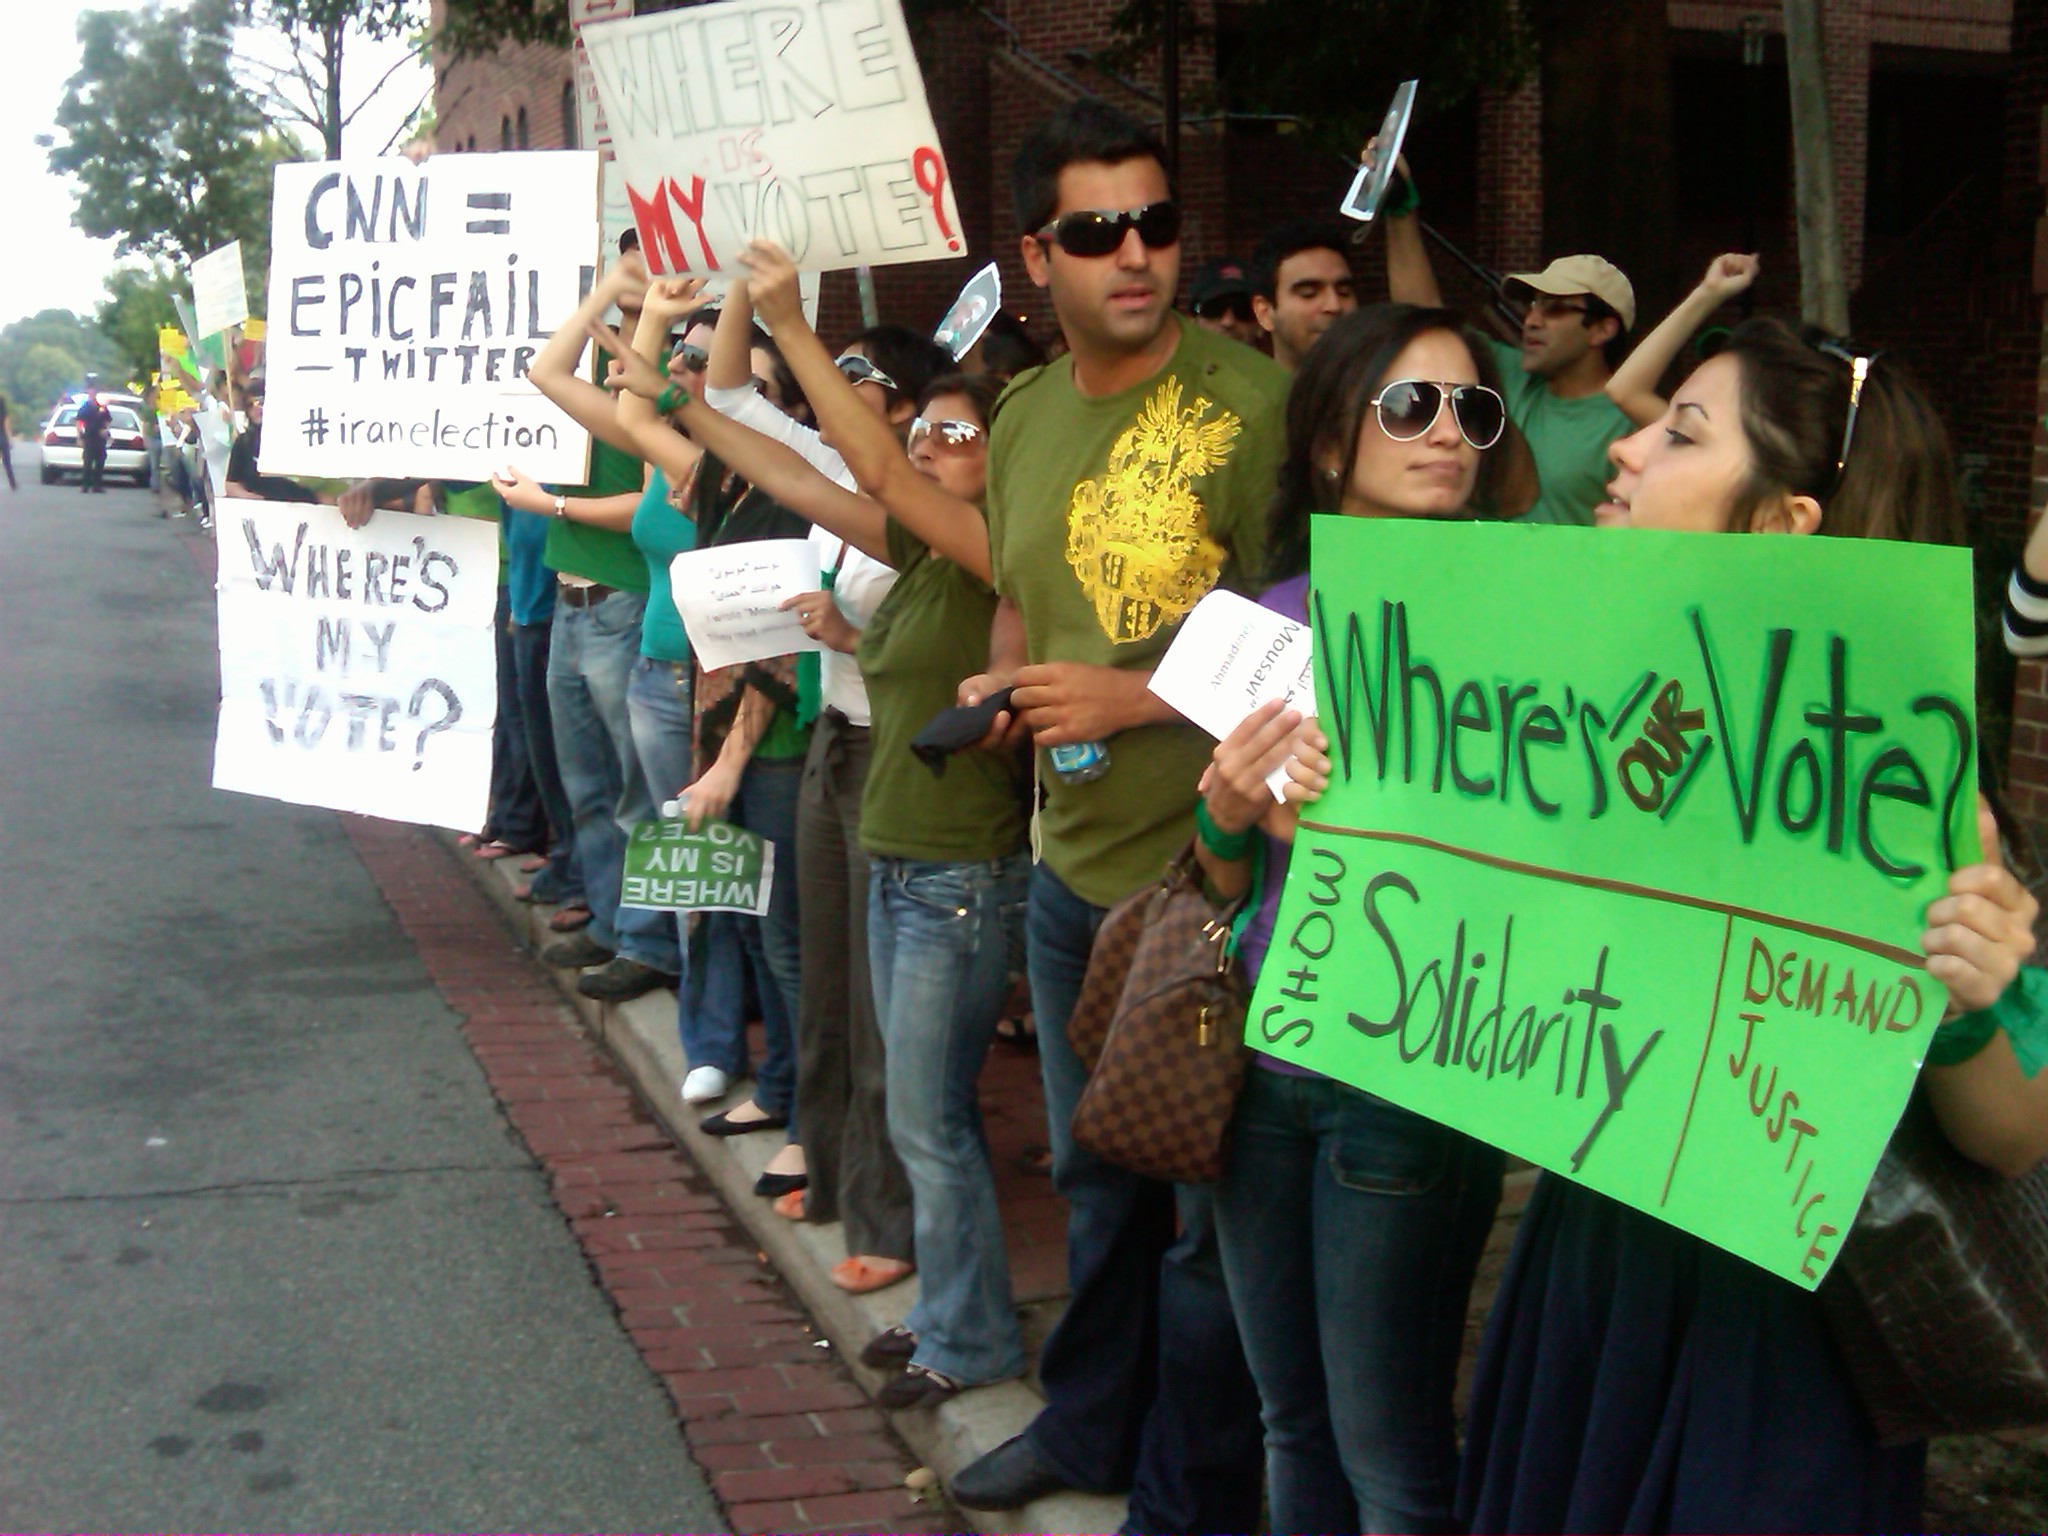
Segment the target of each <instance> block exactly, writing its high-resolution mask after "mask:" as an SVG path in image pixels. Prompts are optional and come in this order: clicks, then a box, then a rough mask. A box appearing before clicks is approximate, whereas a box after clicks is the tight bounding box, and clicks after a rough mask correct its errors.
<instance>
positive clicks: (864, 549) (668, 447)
mask: <svg viewBox="0 0 2048 1536" xmlns="http://www.w3.org/2000/svg"><path fill="white" fill-rule="evenodd" d="M591 335H592V336H593V337H594V338H595V339H596V340H597V342H598V344H599V345H600V346H609V345H610V340H609V339H608V338H612V333H611V332H610V331H609V330H608V329H606V328H605V327H604V326H603V324H602V323H601V322H592V327H591ZM622 361H623V363H624V366H623V367H622V368H621V369H620V371H619V374H618V376H617V380H616V382H617V383H618V385H619V386H620V387H621V388H622V389H624V390H627V391H629V392H631V393H632V394H635V395H639V396H641V397H642V398H648V397H653V398H656V399H666V400H667V401H668V402H669V403H670V405H671V406H672V407H673V410H672V413H671V416H670V418H669V420H672V421H674V422H675V423H676V425H677V426H680V427H681V428H682V430H683V431H685V432H687V433H688V434H689V436H690V441H691V442H693V443H695V444H696V445H697V446H696V448H690V447H689V446H688V445H687V444H684V445H683V448H682V449H679V448H678V446H677V445H678V444H682V443H683V439H681V438H680V437H678V436H677V434H676V432H675V429H674V428H673V427H671V426H670V425H669V422H668V421H664V420H663V419H662V418H661V417H660V416H658V415H656V414H654V412H653V411H652V410H650V411H649V412H648V414H647V416H646V417H645V418H642V419H638V420H636V421H635V423H634V425H633V428H632V432H633V440H634V443H635V447H634V450H633V451H634V452H635V453H639V454H644V455H645V456H646V457H647V458H649V459H651V460H653V461H654V462H655V463H656V464H658V465H660V466H661V467H662V470H663V472H664V473H668V472H669V465H670V464H672V463H673V464H677V465H678V466H679V467H680V469H681V471H682V472H683V473H685V474H687V473H688V472H689V469H690V468H691V466H692V465H693V464H694V462H695V460H694V455H695V453H696V452H697V450H698V449H702V450H703V451H705V452H708V453H712V454H715V455H716V456H717V457H718V458H719V460H720V461H721V462H723V463H724V464H725V465H726V466H727V467H728V468H731V469H734V470H737V471H738V472H739V473H740V474H741V475H743V476H744V477H745V478H746V479H747V480H749V481H750V482H752V483H753V484H754V485H755V486H757V487H758V488H759V489H761V490H762V491H765V492H766V493H767V494H768V495H769V496H771V497H773V498H774V499H775V500H776V501H779V502H781V503H782V505H783V506H785V507H787V508H789V510H790V511H792V512H794V513H796V514H797V515H798V516H800V517H804V518H807V519H809V520H810V521H811V522H814V523H816V524H817V525H818V526H819V527H820V528H823V529H825V530H826V531H827V532H829V533H834V534H837V535H838V536H839V537H840V538H842V539H844V540H846V542H847V543H849V544H851V545H852V546H853V547H854V548H855V549H857V550H859V551H860V552H861V553H862V554H864V555H870V556H872V557H873V558H875V559H877V560H880V561H882V562H884V563H885V564H886V563H887V561H888V559H889V541H888V534H887V531H886V529H887V516H886V514H885V513H884V512H883V511H882V509H881V508H880V507H879V506H877V505H875V503H874V502H872V501H869V500H868V499H867V498H866V497H865V496H860V495H856V494H855V493H854V492H852V491H849V490H847V489H846V488H845V487H844V486H842V485H840V484H838V483H837V482H835V481H833V480H830V479H828V478H827V477H826V476H825V475H823V474H821V473H820V472H819V471H818V470H817V469H816V468H814V467H813V466H812V465H811V464H810V463H809V462H808V461H807V460H806V459H805V458H804V457H803V455H802V454H800V453H798V452H797V451H796V450H795V449H794V448H790V447H788V446H787V445H785V444H782V443H778V442H776V441H775V440H774V439H773V438H770V437H766V436H764V435H763V434H761V433H759V432H756V431H755V430H754V429H753V428H752V427H748V426H744V425H742V424H741V423H739V422H737V421H734V420H733V419H732V418H730V417H728V416H724V415H721V414H720V413H719V412H717V411H714V410H712V409H711V407H710V406H708V405H706V404H705V403H704V402H703V401H701V400H693V399H691V398H690V397H689V396H688V395H685V394H684V393H683V392H682V389H681V388H680V386H674V385H671V383H670V381H669V378H668V376H667V375H666V374H665V373H662V372H661V371H660V370H659V369H657V368H656V367H655V366H654V364H653V363H652V362H651V361H650V360H648V359H647V358H645V357H642V356H640V355H639V354H638V353H637V352H634V351H627V352H625V353H623V355H622Z"/></svg>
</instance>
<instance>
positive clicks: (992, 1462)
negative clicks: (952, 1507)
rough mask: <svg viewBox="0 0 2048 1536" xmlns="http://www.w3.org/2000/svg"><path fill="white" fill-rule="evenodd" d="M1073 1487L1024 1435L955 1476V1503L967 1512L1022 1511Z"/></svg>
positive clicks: (969, 1464) (967, 1466)
mask: <svg viewBox="0 0 2048 1536" xmlns="http://www.w3.org/2000/svg"><path fill="white" fill-rule="evenodd" d="M1071 1486H1073V1485H1072V1484H1070V1483H1069V1482H1068V1481H1067V1480H1066V1479H1065V1478H1064V1477H1062V1476H1060V1474H1059V1473H1058V1472H1056V1471H1055V1470H1054V1469H1053V1466H1052V1464H1051V1463H1050V1462H1048V1461H1047V1460H1046V1459H1045V1458H1044V1457H1043V1456H1040V1455H1039V1454H1038V1450H1037V1448H1036V1447H1035V1446H1033V1445H1032V1443H1031V1441H1030V1439H1029V1438H1028V1437H1027V1436H1024V1435H1016V1436H1013V1437H1011V1438H1010V1439H1008V1440H1005V1441H1004V1442H1003V1443H1002V1444H1001V1445H999V1446H997V1447H996V1448H995V1449H994V1450H992V1451H990V1452H989V1453H988V1454H987V1455H985V1456H982V1457H980V1458H979V1459H977V1460H975V1461H971V1462H969V1463H968V1464H967V1465H966V1466H964V1467H962V1468H961V1469H960V1470H959V1471H958V1472H957V1473H955V1474H954V1476H953V1487H952V1490H951V1491H952V1494H953V1502H954V1503H955V1504H959V1505H961V1506H963V1507H964V1508H967V1509H1019V1508H1021V1507H1022V1506H1024V1505H1026V1504H1029V1503H1030V1502H1031V1501H1032V1500H1033V1499H1042V1498H1044V1497H1045V1496H1046V1495H1047V1494H1051V1493H1063V1492H1065V1491H1066V1490H1067V1489H1068V1488H1070V1487H1071Z"/></svg>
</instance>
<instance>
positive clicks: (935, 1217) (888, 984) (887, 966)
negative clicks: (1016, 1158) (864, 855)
mask: <svg viewBox="0 0 2048 1536" xmlns="http://www.w3.org/2000/svg"><path fill="white" fill-rule="evenodd" d="M869 863H870V867H871V869H872V871H873V882H874V883H873V886H872V888H871V890H870V892H869V896H868V946H869V965H870V967H871V969H872V970H873V972H874V978H875V1008H876V1010H877V1012H878V1013H879V1014H880V1016H881V1028H882V1040H883V1043H884V1045H885V1047H886V1056H887V1068H888V1105H889V1128H888V1134H889V1139H890V1141H891V1142H893V1143H894V1144H895V1148H896V1156H897V1157H899V1158H901V1159H902V1162H903V1169H904V1172H905V1173H906V1174H907V1175H908V1177H909V1180H910V1192H911V1196H912V1206H913V1209H914V1212H915V1216H916V1234H917V1235H916V1251H917V1301H916V1303H915V1304H913V1305H912V1307H911V1309H910V1315H909V1316H908V1317H907V1318H905V1319H904V1324H905V1326H907V1327H908V1328H909V1329H910V1330H911V1332H913V1333H915V1334H916V1335H917V1353H916V1355H915V1356H914V1357H913V1359H914V1360H915V1361H916V1363H917V1364H919V1365H926V1366H930V1367H931V1368H932V1369H933V1370H935V1371H942V1372H944V1373H945V1374H946V1375H948V1376H951V1377H952V1378H954V1380H956V1381H962V1382H965V1383H967V1384H968V1385H970V1386H979V1385H980V1384H981V1383H983V1382H989V1381H1004V1380H1007V1379H1008V1378H1010V1377H1012V1376H1020V1375H1022V1374H1023V1372H1024V1339H1023V1335H1022V1333H1021V1332H1020V1331H1019V1329H1018V1326H1017V1304H1016V1301H1015V1300H1014V1298H1013V1297H1012V1296H1011V1294H1010V1261H1009V1257H1008V1254H1007V1253H1006V1252H1005V1250H1004V1246H1003V1218H1002V1213H1001V1212H1000V1211H999V1210H998V1209H997V1208H996V1181H995V1175H994V1172H993V1171H992V1170H991V1169H990V1167H989V1160H988V1143H987V1141H986V1140H985V1139H984V1138H983V1135H982V1127H981V1099H980V1095H979V1094H978V1092H977V1091H976V1084H977V1082H978V1081H979V1079H980V1077H981V1066H982V1063H983V1062H984V1061H986V1060H987V1059H988V1048H989V1045H990V1044H991V1043H992V1042H993V1041H994V1040H995V1037H996V1021H997V1020H998V1019H1000V1018H1001V1017H1002V1012H1003V1003H1004V1001H1005V1000H1006V999H1007V997H1008V995H1009V991H1010V955H1011V952H1012V951H1013V950H1014V949H1015V947H1016V946H1015V944H1014V943H1013V942H1012V941H1013V939H1014V938H1015V937H1016V936H1017V935H1016V930H1017V929H1018V928H1019V927H1020V926H1021V925H1022V923H1023V919H1024V884H1025V872H1026V870H1027V868H1028V865H1027V864H1026V862H1025V858H1024V855H1023V854H1021V853H1020V854H1015V855H1012V856H1011V857H1010V858H1007V859H998V860H995V861H992V862H986V863H980V864H936V863H924V862H920V861H917V860H912V859H890V858H881V857H876V858H873V859H871V860H870V861H869Z"/></svg>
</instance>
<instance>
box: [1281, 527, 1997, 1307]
mask: <svg viewBox="0 0 2048 1536" xmlns="http://www.w3.org/2000/svg"><path fill="white" fill-rule="evenodd" d="M1314 570H1315V573H1316V581H1315V587H1314V591H1313V593H1312V595H1311V599H1310V612H1309V621H1310V628H1311V631H1312V633H1313V643H1314V646H1315V657H1316V664H1315V672H1316V695H1317V701H1318V713H1319V718H1320V720H1321V723H1322V725H1323V728H1324V730H1325V732H1326V733H1327V734H1328V736H1329V737H1330V741H1331V749H1332V756H1333V758H1334V759H1335V762H1336V773H1335V775H1334V778H1333V782H1332V784H1331V786H1330V789H1329V791H1328V793H1326V794H1325V795H1324V796H1323V798H1322V799H1321V800H1320V801H1319V802H1317V803H1316V804H1315V805H1313V806H1310V807H1307V808H1306V810H1305V813H1304V817H1303V821H1302V825H1301V830H1300V832H1299V833H1298V834H1297V837H1296V840H1295V845H1294V854H1293V858H1292V860H1291V861H1290V865H1289V870H1288V878H1287V885H1286V888H1285V890H1284V892H1283V894H1282V899H1281V904H1280V912H1279V919H1278V922H1277V924H1276V926H1275V931H1274V936H1273V943H1272V948H1271V950H1270V951H1269V952H1268V954H1267V956H1266V959H1265V962H1264V964H1263V966H1262V967H1261V970H1260V974H1259V980H1258V986H1257V989H1256V993H1255V996H1254V998H1253V1002H1252V1009H1251V1015H1250V1019H1249V1021H1248V1024H1247V1038H1248V1040H1249V1042H1250V1044H1251V1045H1252V1046H1253V1047H1254V1048H1256V1049H1258V1050H1261V1051H1264V1052H1266V1053H1268V1054H1270V1055H1273V1056H1275V1057H1277V1058H1280V1059H1282V1060H1286V1061H1292V1062H1296V1063H1298V1064H1300V1065H1302V1066H1305V1067H1310V1068H1313V1069H1315V1070H1316V1071H1319V1072H1323V1073H1327V1074H1328V1075H1330V1076H1332V1077H1336V1078H1339V1079H1341V1080H1342V1081H1345V1082H1348V1083H1352V1084H1355V1085H1356V1086H1358V1087H1360V1088H1365V1089H1368V1090H1370V1091H1371V1092H1373V1093H1376V1094H1380V1095H1382V1096H1383V1097H1385V1098H1388V1099H1391V1100H1393V1101H1394V1102H1396V1103H1399V1104H1403V1105H1405V1106H1407V1107H1409V1108H1411V1109H1414V1110H1416V1111H1418V1112H1420V1113H1422V1114H1425V1115H1428V1116H1430V1117H1431V1118H1433V1119H1436V1120H1440V1121H1442V1122H1444V1123H1446V1124H1449V1125H1453V1126H1456V1127H1457V1128H1459V1129H1460V1130H1463V1131H1466V1132H1469V1133H1470V1134H1472V1135H1474V1136H1478V1137H1480V1138H1482V1139H1484V1140H1487V1141H1490V1142H1492V1143H1494V1144H1496V1145H1498V1146H1502V1147H1505V1148H1507V1149H1508V1150H1509V1151H1511V1152H1514V1153H1517V1154H1519V1155H1520V1156H1523V1157H1526V1158H1528V1159H1529V1160H1530V1161H1532V1162H1535V1163H1537V1164H1539V1165H1541V1166H1542V1167H1545V1168H1548V1169H1551V1170H1553V1171H1554V1172H1557V1173H1561V1174H1564V1175H1566V1176H1568V1177H1571V1178H1574V1179H1578V1180H1580V1181H1581V1182H1584V1183H1586V1184H1588V1185H1590V1186H1592V1187H1593V1188H1595V1189H1599V1190H1601V1191H1603V1192H1604V1193H1606V1194H1609V1195H1611V1196H1613V1197H1614V1198H1616V1199H1619V1200H1622V1201H1625V1202H1626V1203H1628V1204H1630V1205H1633V1206H1635V1207H1637V1208H1639V1209H1641V1210H1644V1211H1648V1212H1650V1213H1652V1214H1654V1215H1657V1216H1659V1217H1662V1218H1663V1219H1664V1220H1666V1221H1669V1222H1671V1223H1673V1224H1674V1225H1676V1226H1679V1227H1682V1228H1684V1229H1685V1230H1687V1231H1690V1232H1693V1233H1696V1234H1697V1235H1699V1236H1700V1237H1702V1238H1705V1239H1706V1240H1708V1241H1710V1242H1713V1243H1715V1244H1717V1245H1719V1246H1721V1247H1723V1248H1726V1249H1728V1250H1730V1251H1731V1252H1734V1253H1737V1254H1740V1255H1742V1256H1743V1257H1745V1258H1747V1259H1750V1260H1752V1261H1753V1262H1755V1263H1757V1264H1760V1265H1762V1266H1763V1267H1765V1268H1767V1269H1769V1270H1771V1271H1773V1272H1774V1273H1777V1274H1780V1275H1783V1276H1785V1277H1786V1278H1788V1279H1791V1280H1793V1281H1795V1282H1796V1283H1798V1284H1800V1285H1803V1286H1807V1287H1812V1286H1814V1285H1817V1284H1818V1283H1819V1282H1820V1280H1821V1278H1822V1277H1823V1276H1824V1275H1825V1274H1826V1272H1827V1268H1828V1266H1829V1264H1830V1263H1831V1262H1832V1261H1833V1259H1834V1256H1835V1253H1836V1251H1837V1250H1838V1248H1839V1245H1840V1241H1841V1236H1842V1234H1843V1233H1844V1232H1846V1231H1847V1230H1848V1228H1849V1224H1850V1222H1851V1221H1852V1220H1853V1219H1854V1217H1855V1214H1856V1210H1857V1207H1858V1205H1859V1204H1860V1203H1861V1201H1862V1197H1863V1191H1864V1189H1865V1187H1866V1186H1867V1185H1868V1183H1869V1181H1870V1175H1871V1172H1872V1170H1873V1169H1874V1168H1875V1166H1876V1163H1877V1159H1878V1157H1879V1155H1880V1154H1881V1153H1882V1151H1883V1149H1884V1144H1885V1142H1886V1140H1887V1139H1888V1138H1889V1136H1890V1135H1891V1132H1892V1129H1893V1127H1894V1126H1895V1125H1896V1124H1897V1121H1898V1117H1899V1114H1900V1113H1901V1111H1902V1110H1903V1109H1904V1107H1905V1103H1906V1098H1907V1095H1908V1094H1909V1093H1910V1091H1911V1089H1912V1085H1913V1081H1914V1078H1915V1076H1916V1075H1917V1073H1918V1070H1919V1066H1920V1062H1921V1060H1922V1058H1923V1057H1924V1056H1925V1054H1926V1050H1927V1045H1928V1041H1929V1038H1930V1036H1931V1035H1932V1033H1933V1030H1934V1027H1935V1026H1936V1025H1937V1024H1938V1023H1939V1022H1940V1019H1941V1015H1942V1011H1943V1007H1944V1004H1945V997H1944V994H1943V991H1942V988H1941V986H1940V985H1939V984H1938V983H1936V982H1934V981H1933V980H1932V979H1931V978H1929V977H1928V976H1927V975H1926V973H1925V971H1924V970H1923V969H1922V967H1921V963H1920V951H1919V943H1918V941H1919V935H1920V932H1921V929H1922V927H1923V926H1924V924H1923V921H1922V914H1923V913H1924V911H1925V909H1926V906H1927V903H1928V902H1929V901H1931V900H1933V899H1934V898H1935V897H1936V896H1938V895H1939V894H1941V892H1942V890H1943V888H1944V886H1945V884H1946V881H1947V879H1948V876H1949V873H1950V871H1951V870H1953V869H1954V868H1956V867H1958V866H1960V865H1964V864H1968V863H1971V862H1973V861H1974V860H1975V859H1976V858H1977V857H1978V856H1979V854H1978V849H1977V838H1976V762H1975V743H1976V729H1975V711H1974V706H1973V700H1974V696H1975V694H1974V651H1973V639H1972V637H1973V617H1972V608H1971V592H1970V564H1969V555H1968V552H1967V551H1964V550H1956V549H1937V548H1931V547H1922V546H1912V545H1905V544H1897V543H1883V542H1878V541H1873V540H1837V539H1828V538H1789V537H1756V538H1712V537H1704V536H1699V535H1688V534H1658V533H1648V532H1634V531H1630V532H1617V531H1611V530H1600V529H1574V528H1547V527H1546V528H1535V527H1522V526H1517V525H1507V524H1452V525H1438V524H1431V523H1426V522H1379V523H1372V522H1365V521H1363V520H1357V519H1347V518H1319V519H1317V522H1316V527H1315V531H1314Z"/></svg>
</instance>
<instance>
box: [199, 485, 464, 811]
mask: <svg viewBox="0 0 2048 1536" xmlns="http://www.w3.org/2000/svg"><path fill="white" fill-rule="evenodd" d="M222 505H223V510H222V516H221V521H220V693H221V703H220V727H219V732H218V734H217V736H216V738H215V744H214V758H213V783H214V787H215V788H216V789H232V790H239V791H241V792H242V793H244V794H251V795H262V796H264V797H265V798H268V799H272V800H289V801H292V802H293V803H295V804H298V805H324V806H328V807H331V808H332V809H334V810H338V811H360V812H362V813H363V814H365V815H369V816H382V817H385V818H386V819H388V820H391V821H412V822H421V823H424V824H427V825H429V826H437V827H480V826H482V825H483V822H484V815H485V811H486V809H487V806H486V802H487V801H488V799H489V796H490V780H491V726H492V724H493V723H494V722H495V720H496V718H497V686H498V674H497V653H496V649H495V646H494V643H493V636H492V630H491V622H492V615H493V613H494V612H495V609H496V605H497V591H498V530H497V526H496V525H495V524H493V523H489V522H481V521H474V520H471V519H469V518H461V517H415V516H413V515H411V514H409V513H402V512H379V513H377V514H376V516H374V517H373V518H371V520H370V522H369V524H368V526H366V527H364V528H361V529H351V528H350V527H349V526H348V525H347V524H346V523H344V522H343V521H342V519H341V514H340V513H339V512H338V511H336V510H335V509H333V508H332V507H315V506H302V505H298V504H286V503H282V502H267V501H236V502H228V503H223V504H222ZM230 508H232V510H228V509H230Z"/></svg>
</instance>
